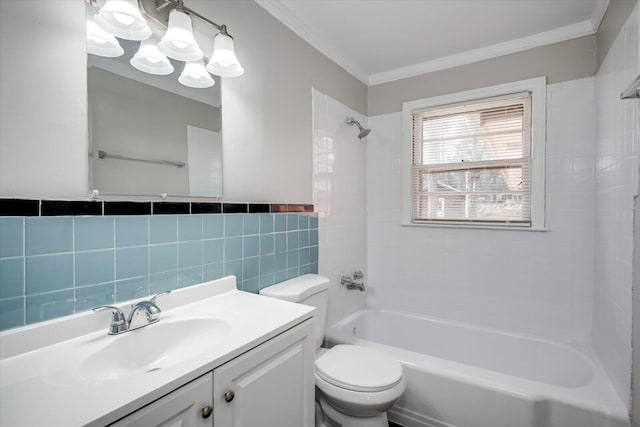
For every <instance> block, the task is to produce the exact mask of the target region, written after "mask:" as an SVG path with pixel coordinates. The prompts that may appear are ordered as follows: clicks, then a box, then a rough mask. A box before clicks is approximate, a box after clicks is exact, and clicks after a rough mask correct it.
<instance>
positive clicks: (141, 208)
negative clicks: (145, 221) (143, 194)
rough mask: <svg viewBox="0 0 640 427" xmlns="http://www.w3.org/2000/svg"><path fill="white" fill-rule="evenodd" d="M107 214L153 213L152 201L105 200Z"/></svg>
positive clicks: (105, 212)
mask: <svg viewBox="0 0 640 427" xmlns="http://www.w3.org/2000/svg"><path fill="white" fill-rule="evenodd" d="M104 214H105V215H151V202H108V201H105V202H104Z"/></svg>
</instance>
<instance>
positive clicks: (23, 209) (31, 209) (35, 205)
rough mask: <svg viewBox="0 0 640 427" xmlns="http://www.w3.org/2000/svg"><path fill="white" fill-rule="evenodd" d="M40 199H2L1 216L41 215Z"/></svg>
mask: <svg viewBox="0 0 640 427" xmlns="http://www.w3.org/2000/svg"><path fill="white" fill-rule="evenodd" d="M39 215H40V200H28V199H0V216H39Z"/></svg>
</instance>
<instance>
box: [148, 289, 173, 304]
mask: <svg viewBox="0 0 640 427" xmlns="http://www.w3.org/2000/svg"><path fill="white" fill-rule="evenodd" d="M170 293H171V291H164V292H160V293H159V294H156V295H155V296H154V297H153V298H151V299H150V300H149V301H150V302H152V303H154V304H155V302H156V299H158V297H161V296H163V295H167V294H170Z"/></svg>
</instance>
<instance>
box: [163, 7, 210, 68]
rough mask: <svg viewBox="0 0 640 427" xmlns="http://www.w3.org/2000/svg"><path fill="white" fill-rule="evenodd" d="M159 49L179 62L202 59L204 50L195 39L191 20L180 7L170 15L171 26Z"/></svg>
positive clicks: (169, 25)
mask: <svg viewBox="0 0 640 427" xmlns="http://www.w3.org/2000/svg"><path fill="white" fill-rule="evenodd" d="M158 48H159V49H160V51H161V52H162V53H164V54H165V55H167V56H168V57H169V58H173V59H177V60H178V61H197V60H199V59H202V56H203V54H202V50H201V49H200V46H198V43H197V42H196V39H195V37H193V27H192V25H191V18H190V17H189V15H187V14H186V13H184V11H183V10H181V8H180V7H176V8H175V9H173V10H172V11H171V13H170V14H169V24H168V27H167V32H166V33H165V35H164V37H162V40H160V44H158Z"/></svg>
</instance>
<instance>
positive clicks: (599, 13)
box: [591, 0, 609, 33]
mask: <svg viewBox="0 0 640 427" xmlns="http://www.w3.org/2000/svg"><path fill="white" fill-rule="evenodd" d="M608 7H609V0H598V4H597V5H596V8H595V9H594V10H593V13H592V14H591V26H592V27H593V32H594V33H597V32H598V28H600V24H601V23H602V19H604V14H605V13H606V12H607V8H608Z"/></svg>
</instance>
